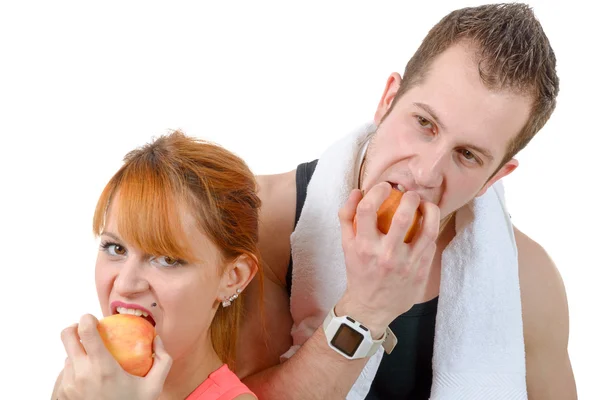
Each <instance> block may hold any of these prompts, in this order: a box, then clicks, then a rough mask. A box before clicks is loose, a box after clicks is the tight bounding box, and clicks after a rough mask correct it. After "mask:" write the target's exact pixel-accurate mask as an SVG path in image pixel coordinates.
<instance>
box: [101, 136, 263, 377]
mask: <svg viewBox="0 0 600 400" xmlns="http://www.w3.org/2000/svg"><path fill="white" fill-rule="evenodd" d="M117 192H118V193H119V197H118V201H119V209H120V210H121V212H119V217H118V221H117V224H118V229H119V233H120V235H121V236H122V237H123V239H124V240H126V241H127V242H130V243H132V244H133V245H135V246H136V247H137V248H139V249H140V250H142V251H144V252H145V253H147V254H152V255H157V256H165V255H166V256H169V257H173V258H182V259H185V260H190V261H192V260H194V256H193V243H190V242H189V240H188V239H189V238H187V237H185V233H184V232H185V230H184V229H183V227H182V221H181V220H180V217H179V212H180V210H181V209H180V207H179V205H182V204H183V205H185V206H187V209H188V210H189V211H191V212H192V213H193V215H194V217H195V219H196V221H197V223H198V225H199V226H200V227H201V228H202V231H203V232H204V233H205V234H206V235H207V236H208V237H209V238H210V240H211V241H212V242H213V243H214V244H215V245H216V246H217V247H218V248H219V250H220V251H221V256H222V260H223V261H224V263H223V266H224V265H225V262H228V261H233V260H234V259H235V258H237V257H238V256H241V255H247V256H249V257H251V258H252V259H254V260H256V262H257V264H258V272H257V274H256V278H257V279H259V285H260V291H259V293H260V297H261V298H262V281H263V273H262V267H261V262H260V256H259V252H258V213H259V208H260V205H261V201H260V198H259V197H258V194H257V183H256V180H255V178H254V175H253V174H252V172H251V171H250V169H249V168H248V166H247V165H246V163H245V162H244V161H243V160H242V159H241V158H239V157H238V156H236V155H234V154H233V153H231V152H230V151H228V150H226V149H224V148H222V147H221V146H218V145H216V144H214V143H210V142H207V141H203V140H200V139H194V138H191V137H188V136H186V135H184V134H183V133H182V132H179V131H175V132H173V133H171V134H169V135H164V136H161V137H159V138H158V139H156V140H155V141H154V142H152V143H149V144H147V145H145V146H142V147H140V148H137V149H135V150H133V151H131V152H129V153H128V154H127V155H126V156H125V159H124V165H123V166H122V167H121V168H120V169H119V171H118V172H117V173H116V174H115V175H114V176H113V177H112V179H111V180H110V181H109V182H108V184H107V185H106V187H105V188H104V190H103V192H102V194H101V195H100V198H99V200H98V203H97V205H96V211H95V214H94V221H93V231H94V233H95V235H97V236H98V235H100V234H101V233H102V230H103V229H104V224H105V222H106V221H105V217H106V212H107V209H108V207H109V205H110V204H111V203H112V201H113V199H114V198H115V194H116V193H117ZM242 300H243V295H242V296H240V299H238V300H236V301H234V302H232V303H231V306H230V307H227V308H223V307H219V308H218V309H217V312H216V314H215V317H214V319H213V321H212V323H211V327H210V331H211V339H212V344H213V347H214V349H215V351H216V352H217V354H218V356H219V357H220V358H221V360H222V361H223V362H224V363H227V364H228V365H229V367H230V368H231V369H232V370H235V352H236V340H237V333H238V327H239V321H240V317H241V314H242Z"/></svg>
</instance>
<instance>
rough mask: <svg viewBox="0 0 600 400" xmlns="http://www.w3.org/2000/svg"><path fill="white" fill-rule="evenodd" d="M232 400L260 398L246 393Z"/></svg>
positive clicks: (254, 399)
mask: <svg viewBox="0 0 600 400" xmlns="http://www.w3.org/2000/svg"><path fill="white" fill-rule="evenodd" d="M232 400H258V397H256V396H254V395H252V394H249V393H245V394H241V395H239V396H237V397H234V398H233V399H232Z"/></svg>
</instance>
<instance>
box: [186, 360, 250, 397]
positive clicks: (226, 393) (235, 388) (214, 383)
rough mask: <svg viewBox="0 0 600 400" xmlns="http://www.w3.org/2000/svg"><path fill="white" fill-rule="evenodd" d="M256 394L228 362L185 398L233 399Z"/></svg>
mask: <svg viewBox="0 0 600 400" xmlns="http://www.w3.org/2000/svg"><path fill="white" fill-rule="evenodd" d="M245 393H248V394H252V395H254V396H256V395H255V394H254V393H252V391H251V390H250V389H248V387H247V386H246V385H244V384H243V383H242V381H240V379H239V378H238V377H237V375H236V374H234V373H233V372H231V370H230V369H229V367H228V366H227V364H223V366H221V367H220V368H219V369H218V370H216V371H214V372H213V373H211V374H210V375H209V376H208V378H206V380H205V381H204V382H202V383H201V384H200V386H198V387H197V388H196V390H194V391H193V392H192V393H191V394H190V395H189V396H188V397H186V399H185V400H232V399H234V398H236V397H237V396H239V395H241V394H245Z"/></svg>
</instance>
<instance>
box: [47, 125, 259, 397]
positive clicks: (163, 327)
mask: <svg viewBox="0 0 600 400" xmlns="http://www.w3.org/2000/svg"><path fill="white" fill-rule="evenodd" d="M124 161H125V163H124V165H123V167H122V168H121V169H120V170H119V171H118V172H117V173H116V174H115V175H114V176H113V177H112V179H111V180H110V181H109V182H108V184H107V186H106V187H105V189H104V191H103V192H102V195H101V196H100V199H99V201H98V204H97V206H96V212H95V215H94V221H93V228H94V233H95V235H96V236H98V237H100V240H101V243H100V249H99V252H98V257H97V261H96V288H97V292H98V299H99V301H100V305H101V308H102V313H103V315H104V316H108V315H112V314H115V313H134V312H135V310H140V312H143V313H145V314H143V315H144V316H145V315H146V314H147V315H148V316H147V317H145V318H146V319H148V320H149V321H150V322H151V323H152V324H154V325H155V329H156V333H157V337H156V338H155V340H154V344H153V346H154V353H155V354H154V362H153V366H152V369H151V370H150V372H149V373H148V374H147V375H146V376H145V377H143V378H139V377H136V376H133V375H129V374H128V373H126V372H125V371H124V370H123V369H122V368H121V367H120V366H119V364H118V363H117V362H116V360H115V359H114V358H113V357H112V356H111V355H110V353H108V351H107V349H106V347H105V346H104V345H103V343H102V340H101V338H100V337H99V334H98V331H97V329H96V324H97V323H98V320H97V319H96V318H94V317H93V316H91V315H84V316H83V317H82V318H81V320H80V322H79V324H75V325H72V326H70V327H68V328H66V329H65V330H64V331H63V333H62V335H61V337H62V341H63V344H64V346H65V350H66V352H67V355H68V358H67V361H66V362H65V367H64V369H63V371H62V372H61V374H60V375H59V377H58V379H57V382H56V385H55V388H54V393H53V397H52V399H59V400H68V399H71V400H74V399H86V400H92V399H100V398H102V399H132V400H137V399H144V400H146V399H159V398H160V399H188V400H209V399H211V400H212V399H219V400H229V399H236V400H249V399H256V397H255V396H254V395H253V394H252V392H251V391H250V390H249V389H248V388H247V387H246V386H245V385H244V384H242V383H241V382H240V380H239V379H238V378H237V377H236V375H235V374H234V373H233V371H234V368H235V363H234V355H235V350H236V349H235V347H236V346H235V345H236V335H237V329H238V322H239V319H240V313H241V310H242V304H241V301H242V299H243V291H244V288H245V287H246V286H247V285H248V284H249V282H250V281H251V280H252V279H253V278H254V277H255V276H256V277H257V278H258V279H260V280H261V282H260V283H261V284H262V271H261V267H260V262H259V259H258V249H257V241H258V211H259V206H260V200H259V198H258V196H257V194H256V183H255V180H254V176H253V174H252V173H251V171H250V170H249V169H248V167H247V165H246V164H245V163H244V162H243V161H242V160H241V159H240V158H238V157H236V156H235V155H233V154H231V153H230V152H228V151H227V150H224V149H223V148H221V147H219V146H216V145H213V144H210V143H207V142H203V141H200V140H195V139H192V138H189V137H187V136H185V135H184V134H182V133H181V132H174V133H172V134H170V135H168V136H163V137H160V138H158V139H157V140H155V141H154V142H153V143H150V144H148V145H146V146H143V147H141V148H139V149H136V150H134V151H132V152H130V153H129V154H128V155H127V156H126V157H125V160H124ZM140 312H138V315H139V313H140Z"/></svg>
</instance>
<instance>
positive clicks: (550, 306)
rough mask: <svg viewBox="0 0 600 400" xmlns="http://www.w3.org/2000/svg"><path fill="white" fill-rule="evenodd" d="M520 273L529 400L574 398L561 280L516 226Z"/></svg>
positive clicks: (565, 308) (531, 241) (555, 269)
mask: <svg viewBox="0 0 600 400" xmlns="http://www.w3.org/2000/svg"><path fill="white" fill-rule="evenodd" d="M514 231H515V239H516V242H517V247H518V250H519V276H520V281H521V298H522V308H523V329H524V335H525V353H526V364H527V393H528V397H529V399H531V400H538V399H543V400H552V399H557V400H558V399H560V400H569V399H576V398H577V391H576V386H575V378H574V376H573V370H572V368H571V362H570V359H569V353H568V349H567V347H568V342H569V311H568V305H567V296H566V292H565V287H564V284H563V280H562V278H561V276H560V273H559V272H558V270H557V268H556V266H555V265H554V262H553V261H552V259H551V258H550V256H549V255H548V253H546V251H545V250H544V249H543V248H542V247H541V246H540V245H539V244H538V243H536V242H534V241H533V240H532V239H530V238H529V237H527V236H526V235H525V234H524V233H522V232H520V231H519V230H518V229H516V228H515V229H514Z"/></svg>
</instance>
